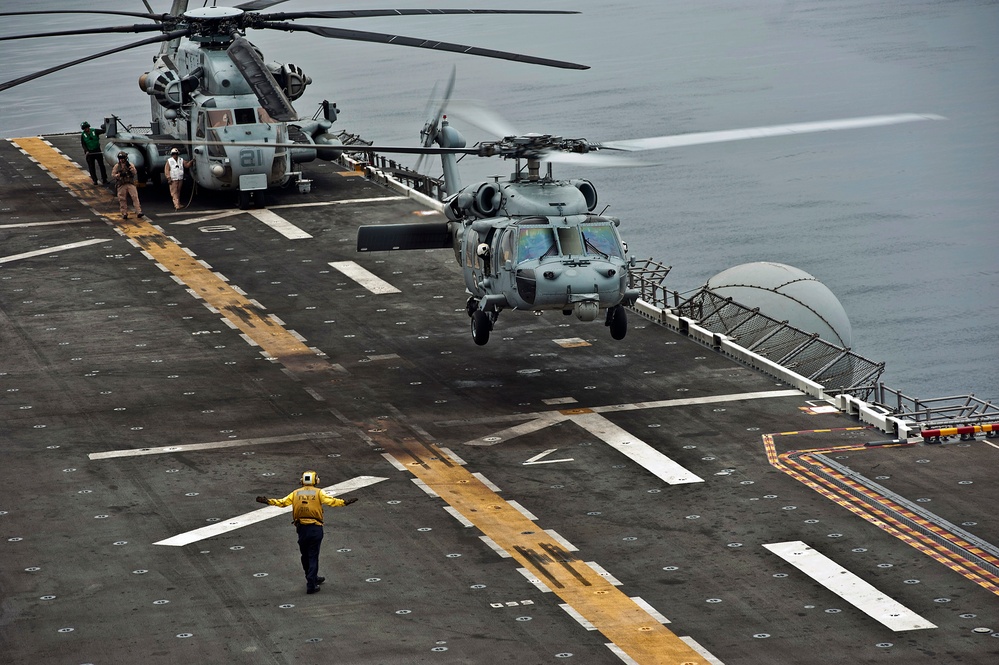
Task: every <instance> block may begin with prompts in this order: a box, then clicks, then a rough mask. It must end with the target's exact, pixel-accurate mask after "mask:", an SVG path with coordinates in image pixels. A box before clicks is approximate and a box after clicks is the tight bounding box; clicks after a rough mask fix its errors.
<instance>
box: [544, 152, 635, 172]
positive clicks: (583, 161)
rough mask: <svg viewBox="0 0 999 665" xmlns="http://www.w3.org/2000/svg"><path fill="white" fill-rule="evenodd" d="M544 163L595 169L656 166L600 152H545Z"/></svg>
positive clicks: (633, 158) (619, 155)
mask: <svg viewBox="0 0 999 665" xmlns="http://www.w3.org/2000/svg"><path fill="white" fill-rule="evenodd" d="M540 158H541V160H542V161H545V162H552V163H554V164H570V165H573V166H591V167H594V168H618V167H625V166H626V167H631V168H634V167H636V166H654V164H653V163H652V162H646V161H642V160H640V159H637V158H635V157H631V156H626V155H622V154H609V153H599V152H587V153H578V152H561V151H555V150H553V151H551V152H544V153H542V154H541V156H540Z"/></svg>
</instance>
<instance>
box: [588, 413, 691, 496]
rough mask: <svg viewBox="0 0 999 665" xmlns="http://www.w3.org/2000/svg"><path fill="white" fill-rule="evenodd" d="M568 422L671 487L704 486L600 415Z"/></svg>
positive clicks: (686, 471) (595, 414)
mask: <svg viewBox="0 0 999 665" xmlns="http://www.w3.org/2000/svg"><path fill="white" fill-rule="evenodd" d="M569 420H571V421H572V422H574V423H576V424H577V425H579V426H580V427H582V428H583V429H585V430H586V431H587V432H589V433H590V434H592V435H594V436H596V437H597V438H599V439H600V440H601V441H603V442H604V443H606V444H607V445H609V446H610V447H611V448H613V449H614V450H616V451H618V452H619V453H621V454H622V455H624V456H625V457H627V458H628V459H630V460H631V461H633V462H635V463H636V464H638V465H639V466H641V467H642V468H644V469H645V470H646V471H649V472H650V473H652V475H654V476H656V477H657V478H659V479H660V480H662V481H664V482H666V483H669V484H670V485H684V484H687V483H703V482H704V479H703V478H701V477H700V476H697V475H696V474H694V473H692V472H690V471H688V470H687V469H685V468H683V467H682V466H680V465H679V464H677V463H676V462H674V461H673V460H671V459H670V458H668V457H666V456H665V455H663V454H662V453H661V452H659V451H658V450H656V449H655V448H653V447H652V446H650V445H649V444H647V443H645V442H644V441H642V440H641V439H639V438H638V437H636V436H634V435H633V434H631V433H630V432H628V430H626V429H622V428H621V427H618V426H617V425H615V424H614V423H612V422H611V421H609V420H607V419H606V418H604V417H603V416H601V415H600V414H598V413H587V414H582V415H576V416H569Z"/></svg>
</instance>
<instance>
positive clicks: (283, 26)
mask: <svg viewBox="0 0 999 665" xmlns="http://www.w3.org/2000/svg"><path fill="white" fill-rule="evenodd" d="M253 27H255V28H269V29H272V30H286V31H288V32H311V33H312V34H314V35H319V36H320V37H327V38H329V39H346V40H351V41H357V42H375V43H377V44H393V45H396V46H412V47H415V48H425V49H431V50H436V51H448V52H451V53H462V54H464V55H478V56H482V57H485V58H498V59H500V60H512V61H514V62H524V63H528V64H532V65H544V66H546V67H558V68H560V69H589V68H590V67H589V65H580V64H577V63H574V62H564V61H562V60H550V59H548V58H537V57H534V56H531V55H523V54H521V53H510V52H507V51H496V50H493V49H484V48H478V47H476V46H465V45H463V44H452V43H450V42H438V41H434V40H430V39H419V38H417V37H405V36H402V35H390V34H387V33H381V32H366V31H363V30H344V29H341V28H327V27H323V26H319V25H298V24H296V23H278V22H273V21H261V22H260V23H257V24H255V25H254V26H253Z"/></svg>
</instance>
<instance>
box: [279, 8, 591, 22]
mask: <svg viewBox="0 0 999 665" xmlns="http://www.w3.org/2000/svg"><path fill="white" fill-rule="evenodd" d="M579 13H580V12H575V11H567V10H548V9H344V10H340V11H322V12H279V13H277V14H264V15H262V16H261V17H260V18H262V19H265V20H268V21H294V20H295V19H299V18H332V19H338V18H372V17H380V16H439V15H440V16H442V15H453V14H579Z"/></svg>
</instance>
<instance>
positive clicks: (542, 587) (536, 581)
mask: <svg viewBox="0 0 999 665" xmlns="http://www.w3.org/2000/svg"><path fill="white" fill-rule="evenodd" d="M517 572H518V573H520V574H521V575H523V576H524V577H525V578H526V579H527V581H528V582H530V583H531V584H533V585H534V586H535V587H537V589H538V591H540V592H541V593H551V592H552V590H551V589H549V588H548V585H547V584H545V583H544V582H542V581H541V578H539V577H535V575H534V573H532V572H531V571H529V570H528V569H527V568H518V569H517Z"/></svg>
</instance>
